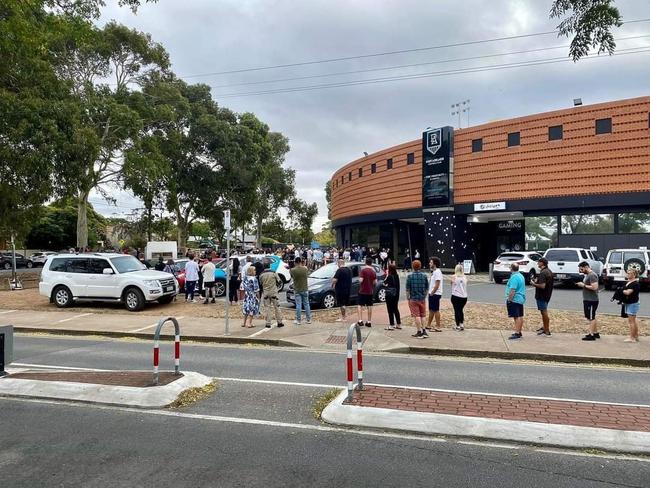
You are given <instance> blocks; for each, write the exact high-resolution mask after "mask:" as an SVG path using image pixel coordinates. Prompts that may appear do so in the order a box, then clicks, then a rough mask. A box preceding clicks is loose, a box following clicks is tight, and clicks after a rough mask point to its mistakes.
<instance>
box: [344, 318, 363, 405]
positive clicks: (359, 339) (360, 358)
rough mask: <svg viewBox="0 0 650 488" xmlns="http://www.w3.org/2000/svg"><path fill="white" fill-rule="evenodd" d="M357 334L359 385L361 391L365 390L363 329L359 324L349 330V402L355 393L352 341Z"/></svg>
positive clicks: (347, 365) (347, 362) (351, 326)
mask: <svg viewBox="0 0 650 488" xmlns="http://www.w3.org/2000/svg"><path fill="white" fill-rule="evenodd" d="M355 332H356V346H357V383H358V384H359V390H363V338H362V337H361V327H360V326H359V324H358V323H354V324H352V325H350V328H349V329H348V355H347V361H346V367H347V373H348V400H352V395H353V393H354V367H353V364H352V339H354V338H355V337H354V336H355Z"/></svg>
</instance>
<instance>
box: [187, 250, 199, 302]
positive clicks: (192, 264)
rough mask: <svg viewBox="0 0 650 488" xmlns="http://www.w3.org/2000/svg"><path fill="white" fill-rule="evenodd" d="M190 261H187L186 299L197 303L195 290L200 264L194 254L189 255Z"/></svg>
mask: <svg viewBox="0 0 650 488" xmlns="http://www.w3.org/2000/svg"><path fill="white" fill-rule="evenodd" d="M188 258H189V261H188V262H187V263H185V301H186V302H189V303H196V300H194V291H195V290H196V282H197V281H199V265H198V264H196V261H194V254H190V255H189V256H188Z"/></svg>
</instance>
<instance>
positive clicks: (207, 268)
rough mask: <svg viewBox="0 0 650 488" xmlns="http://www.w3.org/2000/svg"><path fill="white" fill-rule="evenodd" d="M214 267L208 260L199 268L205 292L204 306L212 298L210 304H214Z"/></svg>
mask: <svg viewBox="0 0 650 488" xmlns="http://www.w3.org/2000/svg"><path fill="white" fill-rule="evenodd" d="M215 270H216V266H215V265H214V263H213V262H212V261H211V260H209V259H208V261H207V262H206V263H205V264H204V265H203V266H202V267H201V273H203V289H204V290H205V301H204V302H203V303H204V304H206V303H208V301H209V299H210V298H212V303H215V300H214V299H215V296H216V295H215V291H214V272H215Z"/></svg>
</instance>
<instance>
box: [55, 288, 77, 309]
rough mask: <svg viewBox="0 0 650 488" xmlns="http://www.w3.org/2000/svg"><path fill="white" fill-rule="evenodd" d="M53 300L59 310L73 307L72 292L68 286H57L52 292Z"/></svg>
mask: <svg viewBox="0 0 650 488" xmlns="http://www.w3.org/2000/svg"><path fill="white" fill-rule="evenodd" d="M52 300H53V301H54V304H55V305H56V306H57V307H59V308H66V307H69V306H70V305H72V301H73V298H72V292H71V291H70V289H69V288H68V287H67V286H57V287H56V288H55V289H54V291H53V292H52Z"/></svg>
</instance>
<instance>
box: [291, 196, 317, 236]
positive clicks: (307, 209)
mask: <svg viewBox="0 0 650 488" xmlns="http://www.w3.org/2000/svg"><path fill="white" fill-rule="evenodd" d="M316 215H318V205H316V204H315V203H307V202H305V201H304V200H300V199H299V198H293V199H292V200H291V202H290V203H289V218H290V219H291V222H292V224H293V230H295V233H296V234H297V237H298V239H297V241H299V242H300V243H301V244H305V243H309V242H310V241H311V239H312V237H313V235H314V233H313V231H312V230H311V227H312V225H313V224H314V219H315V218H316Z"/></svg>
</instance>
